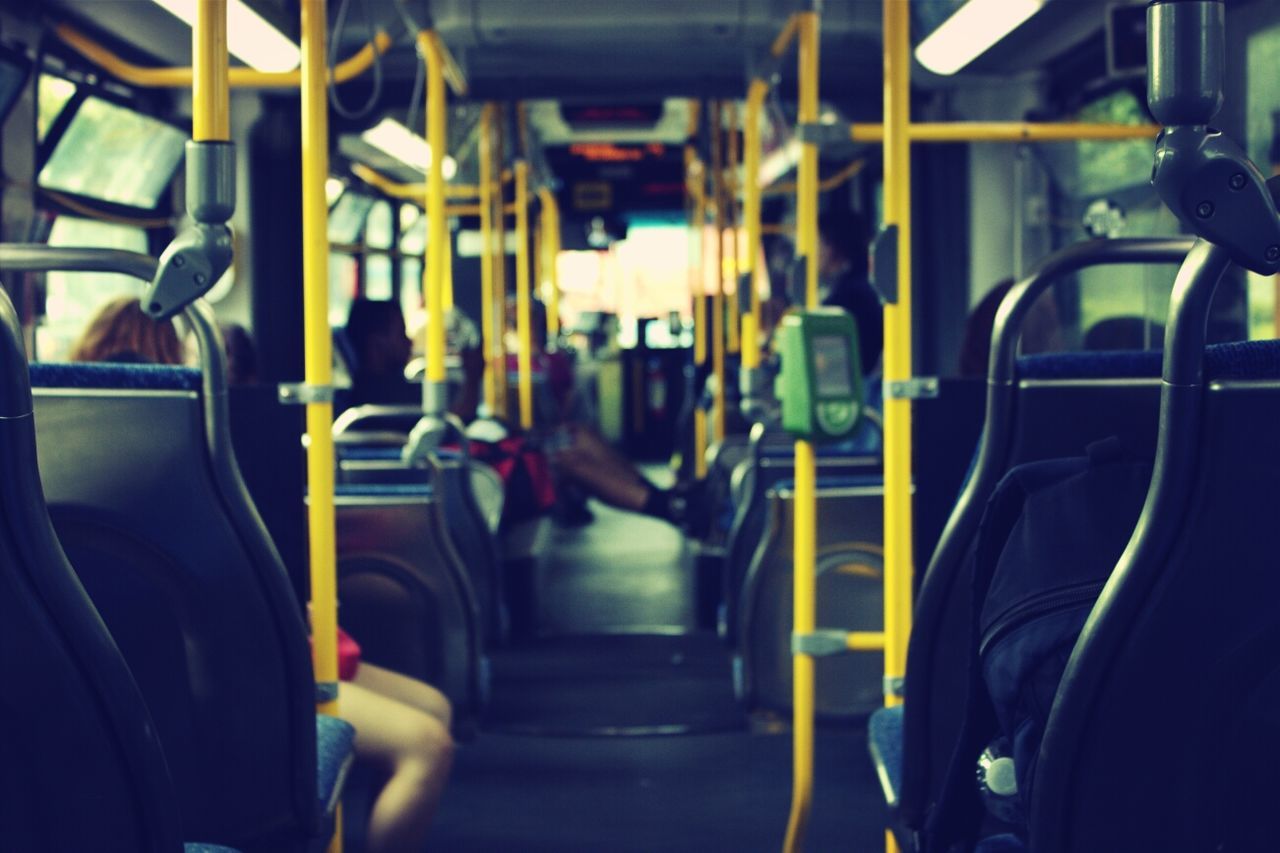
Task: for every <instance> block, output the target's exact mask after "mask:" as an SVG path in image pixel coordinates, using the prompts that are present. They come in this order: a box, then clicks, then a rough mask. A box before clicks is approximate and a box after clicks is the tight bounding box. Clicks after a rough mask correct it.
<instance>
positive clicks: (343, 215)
mask: <svg viewBox="0 0 1280 853" xmlns="http://www.w3.org/2000/svg"><path fill="white" fill-rule="evenodd" d="M371 207H373V199H372V198H370V197H369V196H367V195H361V194H360V193H356V192H351V191H349V190H348V191H347V192H344V193H343V194H342V195H341V196H339V197H338V201H337V203H336V204H334V206H333V209H332V210H330V211H329V241H330V242H331V243H339V244H343V245H348V246H349V245H354V244H356V243H359V242H360V234H361V233H362V232H363V231H364V221H365V218H366V217H367V216H368V215H369V208H371Z"/></svg>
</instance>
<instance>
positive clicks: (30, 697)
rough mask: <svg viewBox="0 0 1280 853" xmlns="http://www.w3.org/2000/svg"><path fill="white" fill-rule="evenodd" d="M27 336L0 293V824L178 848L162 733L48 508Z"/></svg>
mask: <svg viewBox="0 0 1280 853" xmlns="http://www.w3.org/2000/svg"><path fill="white" fill-rule="evenodd" d="M21 341H22V338H21V333H20V332H19V330H18V325H17V318H16V316H15V314H14V311H13V306H12V305H11V304H10V303H9V300H8V298H7V297H5V296H3V294H2V293H0V465H3V468H4V472H5V475H4V477H2V478H0V649H4V654H2V655H0V683H3V684H4V690H5V695H6V697H7V698H6V701H5V702H4V703H2V704H0V728H3V730H4V732H5V735H6V736H5V746H4V748H3V760H0V800H2V801H3V803H4V807H3V809H0V834H2V835H3V838H4V845H5V847H6V848H7V849H13V850H24V851H36V852H37V853H46V851H47V853H56V851H62V850H103V851H110V853H127V852H128V851H145V853H173V851H177V850H178V849H179V847H180V838H181V826H180V823H181V818H180V815H179V812H178V808H177V804H176V800H175V797H174V793H173V790H172V788H171V784H170V778H169V772H168V769H167V767H166V764H165V757H164V753H163V749H162V746H161V743H160V739H159V738H158V737H157V736H156V730H155V728H154V726H153V725H152V722H151V719H150V714H149V712H148V710H147V707H146V705H145V703H144V700H143V697H142V694H141V692H140V691H139V689H138V686H137V684H136V683H135V681H134V679H133V676H132V674H131V673H130V672H129V669H128V667H127V665H126V664H125V661H124V659H123V657H122V656H121V655H120V652H119V650H118V648H117V647H116V645H115V643H114V641H113V640H112V638H111V635H110V634H109V633H108V632H107V628H106V626H105V625H104V624H103V622H102V620H101V618H99V616H98V614H97V612H96V611H95V610H94V607H93V604H92V603H91V602H90V601H89V598H88V596H86V595H85V591H84V589H83V587H82V586H81V584H80V582H79V580H78V579H77V577H76V575H75V572H74V571H73V570H72V568H71V565H70V563H69V562H68V561H67V558H66V556H65V554H64V553H63V550H62V548H61V546H60V545H59V543H58V540H57V537H56V536H55V534H54V531H53V527H52V525H51V523H50V520H49V515H48V510H47V507H46V505H45V502H44V497H43V495H42V491H41V485H40V473H39V470H38V469H37V464H36V446H35V429H34V425H33V418H32V400H31V389H30V385H29V381H28V375H27V364H26V357H25V355H24V353H23V349H22V343H21Z"/></svg>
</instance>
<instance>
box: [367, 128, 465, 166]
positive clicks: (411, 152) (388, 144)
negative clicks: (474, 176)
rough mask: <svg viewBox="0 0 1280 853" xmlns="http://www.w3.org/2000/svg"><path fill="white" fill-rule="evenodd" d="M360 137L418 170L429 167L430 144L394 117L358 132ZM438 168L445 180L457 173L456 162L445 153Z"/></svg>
mask: <svg viewBox="0 0 1280 853" xmlns="http://www.w3.org/2000/svg"><path fill="white" fill-rule="evenodd" d="M360 138H361V139H363V140H364V141H365V142H367V143H369V144H370V145H372V146H373V147H374V148H377V149H378V150H379V151H381V152H382V153H384V154H386V155H388V156H391V157H394V158H396V159H397V160H399V161H400V162H401V163H404V164H405V165H406V166H412V167H413V168H415V169H417V170H418V171H419V172H422V173H424V174H425V173H426V171H427V169H430V168H431V146H430V145H428V144H427V140H425V139H423V138H422V137H421V136H419V135H418V134H416V133H414V132H413V131H411V130H409V128H407V127H405V126H404V125H403V124H401V123H400V122H398V121H396V120H395V119H391V118H384V119H383V120H382V121H380V122H378V123H377V124H376V125H374V126H373V127H371V128H369V129H368V130H366V131H365V132H364V133H362V134H360ZM440 170H441V171H442V172H443V173H444V179H445V180H446V181H448V180H452V179H453V176H454V175H456V174H457V173H458V163H457V161H455V160H454V159H453V158H452V157H450V156H448V155H447V154H446V155H445V158H444V160H443V161H442V162H441V163H440Z"/></svg>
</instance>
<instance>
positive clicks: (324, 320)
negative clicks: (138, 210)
mask: <svg viewBox="0 0 1280 853" xmlns="http://www.w3.org/2000/svg"><path fill="white" fill-rule="evenodd" d="M206 5H209V6H212V5H215V3H213V2H209V0H201V12H202V13H203V11H204V6H206ZM216 5H218V6H221V7H223V8H222V12H221V20H222V21H223V24H222V29H223V33H222V40H223V41H224V43H225V39H226V29H225V27H226V23H225V22H226V16H225V12H226V9H225V6H226V4H225V2H224V0H216ZM326 20H327V17H326V14H325V0H303V2H302V4H301V36H302V69H301V70H302V82H301V96H302V282H303V291H302V313H303V362H304V370H303V374H304V376H303V382H304V383H305V384H306V385H307V386H308V387H309V388H314V389H317V390H318V389H321V388H332V387H333V338H332V337H331V334H330V332H329V202H328V198H327V197H326V195H325V181H327V180H328V178H329V111H328V110H329V103H328V91H329V90H328V85H327V77H328V62H327V61H326V59H325V22H326ZM223 62H224V63H225V59H224V60H223ZM224 74H225V71H224ZM224 79H225V78H224ZM196 111H197V114H198V113H199V112H200V109H199V107H197V110H196ZM323 397H324V395H321V394H317V395H313V396H312V397H311V398H309V399H308V402H307V415H306V420H307V494H308V497H309V500H308V503H307V533H308V537H309V542H308V544H309V548H310V550H309V555H310V568H311V639H312V643H311V649H312V651H311V654H312V667H313V669H314V672H315V679H316V686H317V691H316V697H317V704H318V706H319V710H320V711H321V712H322V713H325V714H333V715H336V714H337V713H338V553H337V550H338V549H337V532H336V529H335V528H336V525H335V523H334V508H333V469H334V454H333V402H332V399H323ZM327 849H328V853H341V851H342V810H341V808H340V807H339V809H338V811H337V813H336V814H335V816H334V828H333V837H332V838H331V839H330V841H329V845H328V848H327Z"/></svg>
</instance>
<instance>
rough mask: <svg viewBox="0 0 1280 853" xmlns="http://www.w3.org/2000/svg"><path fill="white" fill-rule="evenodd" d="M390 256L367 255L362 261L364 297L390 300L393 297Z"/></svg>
mask: <svg viewBox="0 0 1280 853" xmlns="http://www.w3.org/2000/svg"><path fill="white" fill-rule="evenodd" d="M392 273H393V270H392V265H391V256H390V255H384V254H381V253H375V254H369V255H366V256H365V259H364V295H365V296H366V297H368V298H369V299H391V298H393V297H394V296H395V282H393V281H392Z"/></svg>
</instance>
